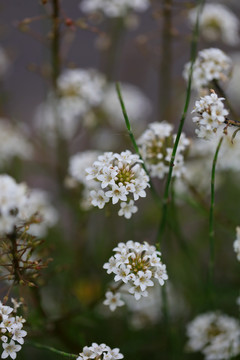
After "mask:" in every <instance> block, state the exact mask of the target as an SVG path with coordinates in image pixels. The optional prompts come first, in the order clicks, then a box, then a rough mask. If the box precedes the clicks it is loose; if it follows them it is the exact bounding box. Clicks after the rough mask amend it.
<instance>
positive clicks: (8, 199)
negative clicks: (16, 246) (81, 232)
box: [0, 174, 57, 235]
mask: <svg viewBox="0 0 240 360" xmlns="http://www.w3.org/2000/svg"><path fill="white" fill-rule="evenodd" d="M0 190H1V191H0V235H4V234H8V233H11V232H13V231H14V228H15V227H18V226H20V227H21V226H23V225H24V224H26V223H29V229H28V230H27V231H28V232H29V233H30V234H34V235H42V234H44V233H45V231H46V229H47V228H48V227H49V226H52V225H53V224H55V222H56V219H57V215H56V211H55V209H53V208H52V207H51V206H50V205H49V203H48V200H47V197H46V194H44V193H43V192H41V191H38V190H34V191H32V192H31V190H30V189H29V188H28V187H27V185H26V184H24V183H20V184H17V183H16V181H15V180H14V179H13V178H12V177H11V176H9V175H5V174H4V175H0Z"/></svg>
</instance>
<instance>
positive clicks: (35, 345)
mask: <svg viewBox="0 0 240 360" xmlns="http://www.w3.org/2000/svg"><path fill="white" fill-rule="evenodd" d="M26 344H27V345H29V346H33V347H36V348H38V349H44V350H48V351H51V352H54V353H55V354H59V355H62V356H65V357H68V358H74V359H76V358H77V357H78V356H79V355H75V354H69V353H66V352H64V351H61V350H57V349H55V348H53V347H51V346H47V345H42V344H38V343H35V342H30V341H28V342H26Z"/></svg>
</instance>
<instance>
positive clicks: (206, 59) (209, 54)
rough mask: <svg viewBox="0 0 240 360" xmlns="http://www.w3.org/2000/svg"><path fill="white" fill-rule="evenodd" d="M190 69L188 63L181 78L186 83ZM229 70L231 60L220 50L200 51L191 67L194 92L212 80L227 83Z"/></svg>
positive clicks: (206, 85)
mask: <svg viewBox="0 0 240 360" xmlns="http://www.w3.org/2000/svg"><path fill="white" fill-rule="evenodd" d="M214 6H215V5H214ZM190 67H191V63H190V62H189V63H187V64H186V65H185V67H184V71H183V77H184V79H185V80H186V81H188V77H189V71H190ZM231 70H232V60H231V59H230V58H229V57H228V56H227V55H226V54H225V53H224V52H223V51H222V50H220V49H216V48H210V49H205V50H202V51H200V52H199V53H198V56H197V58H196V61H195V63H194V65H193V74H192V86H193V88H194V89H195V90H197V91H201V90H202V89H204V88H206V87H208V86H209V84H210V83H211V81H213V80H222V81H227V80H228V79H229V77H230V74H231Z"/></svg>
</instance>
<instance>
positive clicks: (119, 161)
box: [86, 150, 149, 219]
mask: <svg viewBox="0 0 240 360" xmlns="http://www.w3.org/2000/svg"><path fill="white" fill-rule="evenodd" d="M86 173H87V176H86V179H87V180H95V181H96V182H98V183H99V184H100V186H99V189H98V190H92V191H91V192H90V196H91V198H92V205H94V206H98V207H99V209H102V208H103V207H104V206H105V204H106V203H108V202H109V200H110V199H111V200H112V203H113V204H116V203H118V202H120V207H121V209H120V210H119V212H118V215H119V216H124V217H125V218H127V219H129V218H130V217H131V216H132V214H133V213H135V212H136V211H137V207H136V206H134V201H136V200H138V199H139V198H140V197H145V196H146V191H145V189H146V188H147V186H149V177H148V176H147V175H146V173H145V171H144V170H143V168H142V166H141V160H140V158H139V156H138V155H136V154H132V153H131V151H129V150H126V151H123V152H121V153H120V154H117V153H112V152H105V153H104V154H103V155H100V156H98V159H97V161H95V162H94V163H93V165H92V166H91V167H89V168H86ZM132 198H133V199H132Z"/></svg>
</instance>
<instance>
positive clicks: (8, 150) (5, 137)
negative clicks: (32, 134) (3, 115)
mask: <svg viewBox="0 0 240 360" xmlns="http://www.w3.org/2000/svg"><path fill="white" fill-rule="evenodd" d="M32 155H33V148H32V145H31V144H30V142H29V141H28V139H27V137H26V136H25V135H24V133H23V132H22V131H21V129H20V128H18V127H17V126H14V125H12V124H10V122H8V121H7V120H6V119H0V166H6V165H7V164H9V162H11V160H12V159H14V158H15V157H18V158H20V159H24V160H28V159H31V157H32Z"/></svg>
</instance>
